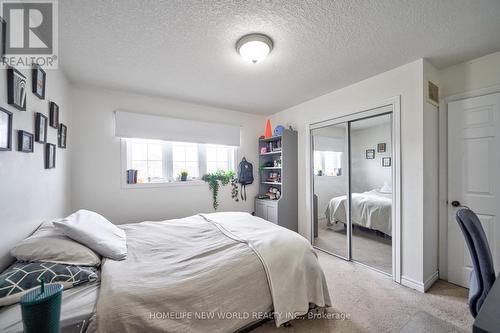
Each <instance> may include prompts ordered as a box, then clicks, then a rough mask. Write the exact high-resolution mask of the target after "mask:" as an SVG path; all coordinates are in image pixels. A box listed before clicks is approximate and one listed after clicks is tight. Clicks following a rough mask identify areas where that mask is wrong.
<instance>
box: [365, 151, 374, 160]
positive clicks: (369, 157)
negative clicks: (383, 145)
mask: <svg viewBox="0 0 500 333" xmlns="http://www.w3.org/2000/svg"><path fill="white" fill-rule="evenodd" d="M366 159H367V160H373V159H375V149H367V150H366Z"/></svg>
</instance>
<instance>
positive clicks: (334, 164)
mask: <svg viewBox="0 0 500 333" xmlns="http://www.w3.org/2000/svg"><path fill="white" fill-rule="evenodd" d="M314 175H316V176H330V177H338V176H342V152H337V151H319V150H315V151H314Z"/></svg>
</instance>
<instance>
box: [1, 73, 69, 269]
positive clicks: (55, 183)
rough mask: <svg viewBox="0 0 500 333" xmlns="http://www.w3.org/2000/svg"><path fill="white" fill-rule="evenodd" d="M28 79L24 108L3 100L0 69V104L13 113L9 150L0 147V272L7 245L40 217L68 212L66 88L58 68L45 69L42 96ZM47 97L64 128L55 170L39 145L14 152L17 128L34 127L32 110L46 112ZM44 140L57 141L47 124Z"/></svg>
mask: <svg viewBox="0 0 500 333" xmlns="http://www.w3.org/2000/svg"><path fill="white" fill-rule="evenodd" d="M21 72H22V73H23V74H24V75H25V76H26V77H27V83H28V84H27V90H28V93H27V97H26V98H27V100H26V105H27V110H26V111H18V110H17V109H15V108H14V107H12V106H10V105H8V104H7V71H6V70H0V106H1V107H2V108H4V109H6V110H8V111H11V112H12V113H13V132H12V144H13V150H12V151H0V180H1V183H0V184H1V185H0V229H1V230H2V241H1V242H0V270H3V268H4V267H5V266H6V265H7V264H8V263H9V262H10V261H11V260H12V258H11V257H10V256H9V255H8V253H9V251H10V249H11V248H12V247H13V246H14V245H15V243H17V242H18V241H19V240H21V239H23V238H25V237H26V236H27V235H29V234H30V233H31V232H32V231H33V230H34V229H35V228H36V227H37V226H38V225H39V224H40V223H41V222H42V221H44V220H49V219H51V218H54V217H59V216H64V215H66V214H67V213H69V210H70V183H69V171H70V167H69V163H70V159H69V154H70V151H71V150H73V148H74V146H73V126H72V105H71V89H70V87H69V84H68V81H67V79H66V77H65V75H64V72H63V71H62V70H47V71H46V72H47V82H46V93H45V100H41V99H39V98H38V97H36V96H35V95H33V93H32V92H31V71H30V70H21ZM49 100H53V101H55V102H56V103H57V104H58V105H59V113H60V114H59V117H60V121H61V122H63V123H64V124H66V125H67V126H68V139H67V140H68V141H67V144H68V148H67V149H60V148H57V151H56V168H55V169H50V170H46V169H45V168H44V167H45V165H44V145H43V144H40V143H36V142H35V144H34V153H22V152H18V151H17V130H25V131H27V132H30V133H33V134H34V131H35V118H34V113H35V112H41V113H43V114H45V115H46V116H48V111H49V106H48V102H49ZM48 142H50V143H54V144H56V145H57V130H56V129H54V128H51V127H49V128H48Z"/></svg>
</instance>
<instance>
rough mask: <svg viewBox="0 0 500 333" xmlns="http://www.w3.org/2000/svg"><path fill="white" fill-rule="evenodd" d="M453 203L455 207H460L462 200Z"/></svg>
mask: <svg viewBox="0 0 500 333" xmlns="http://www.w3.org/2000/svg"><path fill="white" fill-rule="evenodd" d="M451 205H452V206H453V207H460V206H461V205H460V201H456V200H454V201H452V202H451Z"/></svg>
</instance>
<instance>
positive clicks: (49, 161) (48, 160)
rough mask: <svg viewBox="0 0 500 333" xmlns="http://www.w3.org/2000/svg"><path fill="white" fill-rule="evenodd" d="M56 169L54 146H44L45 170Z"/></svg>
mask: <svg viewBox="0 0 500 333" xmlns="http://www.w3.org/2000/svg"><path fill="white" fill-rule="evenodd" d="M55 167H56V145H54V144H52V143H46V144H45V169H53V168H55Z"/></svg>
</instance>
